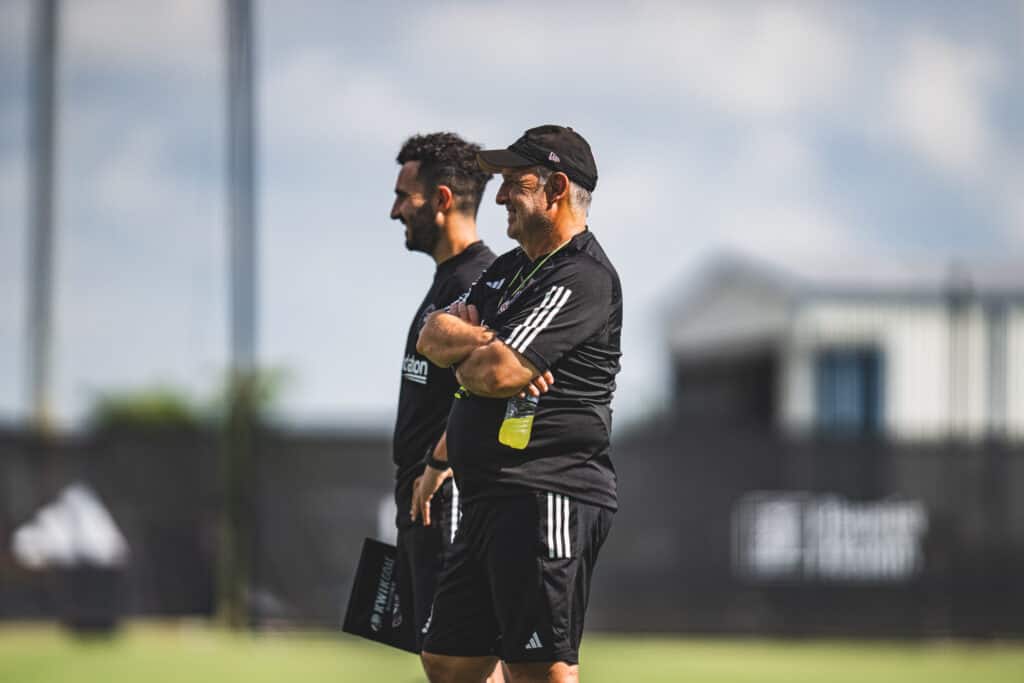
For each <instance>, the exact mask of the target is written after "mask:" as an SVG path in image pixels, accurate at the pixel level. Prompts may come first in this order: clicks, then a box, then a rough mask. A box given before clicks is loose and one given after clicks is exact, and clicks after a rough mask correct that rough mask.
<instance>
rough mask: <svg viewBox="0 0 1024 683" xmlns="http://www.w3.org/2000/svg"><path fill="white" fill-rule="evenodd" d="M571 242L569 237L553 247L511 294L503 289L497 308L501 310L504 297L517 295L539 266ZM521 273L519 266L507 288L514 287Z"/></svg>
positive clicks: (521, 267)
mask: <svg viewBox="0 0 1024 683" xmlns="http://www.w3.org/2000/svg"><path fill="white" fill-rule="evenodd" d="M571 241H572V237H570V238H569V239H567V240H566V241H564V242H562V243H561V244H559V245H558V246H557V247H555V250H554V251H552V252H551V253H550V254H548V255H547V256H545V257H544V258H543V259H541V262H540V263H538V264H537V265H536V266H534V267H533V270H531V271H530V274H529V275H527V276H526V277H524V278H523V279H522V280H521V281H520V283H519V286H518V287H516V288H515V289H513V290H512V293H511V294H509V291H508V287H506V288H505V291H504V292H502V294H501V298H500V299H498V308H501V305H502V304H503V303H505V297H506V296H508V297H513V296H515V295H516V294H518V293H519V290H521V289H522V288H523V287H525V286H526V283H527V282H529V281H530V278H532V277H533V276H534V275H536V274H537V271H538V270H540V269H541V266H543V265H544V264H545V263H547V262H548V259H549V258H551V257H552V256H554V255H555V254H557V253H558V251H559V250H560V249H561V248H562V247H564V246H565V245H567V244H569V242H571ZM522 272H523V266H519V270H517V271H516V274H515V275H513V276H512V279H511V280H510V281H509V283H508V286H509V287H511V286H512V285H514V284H515V283H516V279H517V278H518V277H519V276H520V275H521V274H522Z"/></svg>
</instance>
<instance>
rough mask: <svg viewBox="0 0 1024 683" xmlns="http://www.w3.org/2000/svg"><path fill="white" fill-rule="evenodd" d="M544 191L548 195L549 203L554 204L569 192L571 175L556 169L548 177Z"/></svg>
mask: <svg viewBox="0 0 1024 683" xmlns="http://www.w3.org/2000/svg"><path fill="white" fill-rule="evenodd" d="M544 191H545V192H546V193H547V195H548V203H549V204H554V203H556V202H557V201H558V200H560V199H562V198H563V197H565V196H567V195H568V194H569V176H567V175H565V174H564V173H562V172H561V171H556V172H555V173H552V174H551V177H550V178H548V182H547V186H546V187H545V188H544Z"/></svg>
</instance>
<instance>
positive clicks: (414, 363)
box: [402, 354, 430, 384]
mask: <svg viewBox="0 0 1024 683" xmlns="http://www.w3.org/2000/svg"><path fill="white" fill-rule="evenodd" d="M429 371H430V363H428V362H427V361H425V360H424V359H422V358H417V357H416V356H414V355H412V354H409V355H408V356H406V357H405V360H404V361H403V362H402V377H403V378H404V379H407V380H409V381H410V382H416V383H417V384H426V383H427V373H428V372H429Z"/></svg>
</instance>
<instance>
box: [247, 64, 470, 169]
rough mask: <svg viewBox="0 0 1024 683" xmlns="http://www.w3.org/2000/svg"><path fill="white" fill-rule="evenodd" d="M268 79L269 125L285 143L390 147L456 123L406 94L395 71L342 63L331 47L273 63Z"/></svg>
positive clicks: (263, 97)
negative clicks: (421, 132) (416, 133)
mask: <svg viewBox="0 0 1024 683" xmlns="http://www.w3.org/2000/svg"><path fill="white" fill-rule="evenodd" d="M264 83H265V85H264V87H263V88H262V91H261V103H262V106H263V108H264V109H263V111H264V112H265V119H264V120H265V122H266V130H267V132H268V135H269V136H271V138H272V140H273V141H274V142H275V143H279V144H283V145H291V144H300V145H307V146H310V147H312V148H314V149H317V150H320V151H321V152H322V151H323V150H324V149H333V150H334V151H338V150H339V148H342V149H343V148H345V147H346V146H348V147H351V146H352V145H361V146H373V145H379V146H381V147H387V148H388V149H390V148H391V147H396V146H397V145H398V144H399V143H400V142H401V139H402V137H403V136H405V135H408V134H409V133H412V132H414V131H418V130H430V129H433V128H439V127H444V126H445V124H446V123H448V124H449V125H450V119H448V120H446V117H444V116H443V115H442V114H441V113H439V112H437V111H435V110H433V109H432V108H431V107H430V106H429V105H427V104H426V103H424V102H422V101H419V100H418V99H416V98H414V97H411V96H408V95H406V94H405V93H403V92H402V90H401V86H400V81H399V80H398V79H396V78H395V77H394V76H393V75H392V74H389V73H387V72H384V71H377V70H374V69H372V68H366V67H361V66H358V65H351V64H345V63H342V62H341V61H340V59H339V56H338V55H337V53H333V52H330V51H328V50H326V49H317V48H313V49H305V50H302V51H300V52H297V53H295V54H294V55H291V56H289V57H287V58H286V59H285V60H284V61H282V62H281V63H279V64H274V65H271V66H270V68H269V70H268V74H267V77H266V79H265V81H264Z"/></svg>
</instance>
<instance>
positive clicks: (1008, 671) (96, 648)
mask: <svg viewBox="0 0 1024 683" xmlns="http://www.w3.org/2000/svg"><path fill="white" fill-rule="evenodd" d="M582 664H583V667H582V672H581V673H582V676H581V678H582V680H584V681H586V682H587V683H612V682H615V683H632V682H634V681H636V682H637V683H640V682H642V683H658V682H662V681H664V682H669V681H672V682H675V681H693V682H695V683H746V682H750V683H754V682H755V681H756V682H757V683H776V682H778V683H783V682H785V683H804V682H806V683H811V682H813V683H825V682H827V683H881V682H892V683H947V682H948V683H954V682H955V683H997V682H998V683H1011V682H1012V683H1024V643H1003V644H985V645H977V644H965V643H949V642H931V643H919V644H906V643H900V644H895V643H887V642H878V643H859V642H858V643H850V642H837V641H798V642H793V641H784V642H783V641H768V640H738V639H715V640H711V639H696V638H648V637H632V636H610V635H603V634H592V635H589V636H588V637H587V641H586V644H585V646H584V650H583V653H582ZM423 680H424V678H423V676H422V674H421V673H420V669H419V664H418V662H417V661H416V659H415V658H413V657H411V656H409V655H404V654H402V653H398V652H394V651H391V650H389V649H387V648H385V647H382V646H379V645H375V644H373V643H367V642H364V641H360V640H358V639H355V638H349V637H342V636H338V635H329V634H319V635H318V634H271V635H237V634H230V633H226V632H222V631H218V630H215V629H211V628H209V627H207V626H204V625H201V624H195V623H188V622H183V623H179V624H169V625H168V624H161V625H155V624H137V625H131V626H129V627H127V628H125V629H124V630H123V631H122V632H121V633H120V635H119V636H118V637H116V638H114V639H112V640H104V641H88V640H85V641H83V640H79V639H74V638H71V637H69V636H67V635H65V634H64V633H63V632H62V631H60V630H59V629H57V628H55V627H50V626H26V625H18V626H10V625H8V626H3V625H0V683H58V682H59V683H70V682H74V683H101V682H102V683H128V682H131V683H136V682H138V683H170V682H171V681H175V682H177V681H188V682H189V683H204V682H206V681H211V682H212V681H215V682H218V683H221V682H228V681H243V682H244V683H264V682H266V683H270V682H271V681H273V682H275V683H279V682H281V681H286V682H287V683H304V682H306V681H309V682H311V683H312V682H314V681H325V682H326V681H331V682H333V683H356V682H358V683H377V682H378V681H386V682H388V683H414V682H417V681H423Z"/></svg>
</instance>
